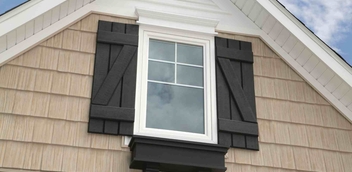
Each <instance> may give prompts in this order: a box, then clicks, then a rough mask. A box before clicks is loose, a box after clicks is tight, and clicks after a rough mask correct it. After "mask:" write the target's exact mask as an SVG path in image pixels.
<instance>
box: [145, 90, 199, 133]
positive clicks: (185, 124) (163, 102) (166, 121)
mask: <svg viewBox="0 0 352 172" xmlns="http://www.w3.org/2000/svg"><path fill="white" fill-rule="evenodd" d="M147 127H148V128H157V129H168V130H175V131H185V132H192V133H201V134H204V97H203V89H199V88H187V87H181V86H174V85H166V84H158V83H148V98H147Z"/></svg>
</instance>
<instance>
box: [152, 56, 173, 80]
mask: <svg viewBox="0 0 352 172" xmlns="http://www.w3.org/2000/svg"><path fill="white" fill-rule="evenodd" d="M148 63H149V64H148V79H149V80H156V81H164V82H175V65H174V64H169V63H162V62H154V61H149V62H148Z"/></svg>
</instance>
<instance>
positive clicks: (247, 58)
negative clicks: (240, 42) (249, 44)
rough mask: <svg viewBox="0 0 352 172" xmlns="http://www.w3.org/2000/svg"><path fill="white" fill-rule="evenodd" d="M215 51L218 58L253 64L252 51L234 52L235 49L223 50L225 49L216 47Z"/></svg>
mask: <svg viewBox="0 0 352 172" xmlns="http://www.w3.org/2000/svg"><path fill="white" fill-rule="evenodd" d="M216 51H217V52H218V53H217V54H216V56H218V57H222V58H228V59H231V60H237V61H242V62H248V63H253V52H252V51H243V50H236V49H231V48H225V47H216Z"/></svg>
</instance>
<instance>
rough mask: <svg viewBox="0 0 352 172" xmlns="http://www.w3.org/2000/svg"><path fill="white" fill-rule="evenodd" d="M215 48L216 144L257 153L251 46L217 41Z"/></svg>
mask: <svg viewBox="0 0 352 172" xmlns="http://www.w3.org/2000/svg"><path fill="white" fill-rule="evenodd" d="M215 46H216V63H217V65H216V68H217V69H216V72H217V73H216V77H217V108H218V121H222V122H219V123H218V127H219V132H218V135H219V136H218V137H219V138H218V139H219V144H221V145H225V146H231V147H236V148H243V149H251V150H258V149H259V145H258V124H257V120H256V110H255V97H254V96H255V95H254V75H253V53H252V45H251V43H249V42H242V41H237V40H230V39H225V38H218V37H216V39H215ZM226 94H227V96H226ZM228 107H229V108H228ZM228 114H230V115H228ZM229 120H230V121H229ZM231 121H233V122H231ZM224 141H226V142H224Z"/></svg>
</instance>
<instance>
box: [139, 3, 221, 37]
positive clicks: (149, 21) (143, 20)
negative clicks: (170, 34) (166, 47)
mask: <svg viewBox="0 0 352 172" xmlns="http://www.w3.org/2000/svg"><path fill="white" fill-rule="evenodd" d="M136 15H137V16H138V21H137V23H139V24H146V25H153V26H160V27H166V28H173V29H181V30H188V31H194V32H198V33H199V32H201V33H206V34H214V35H215V34H217V33H216V32H215V28H216V27H217V25H218V24H219V21H218V20H216V19H209V18H200V17H195V16H186V15H181V14H174V13H169V12H165V11H155V10H151V9H143V8H138V7H136Z"/></svg>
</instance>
